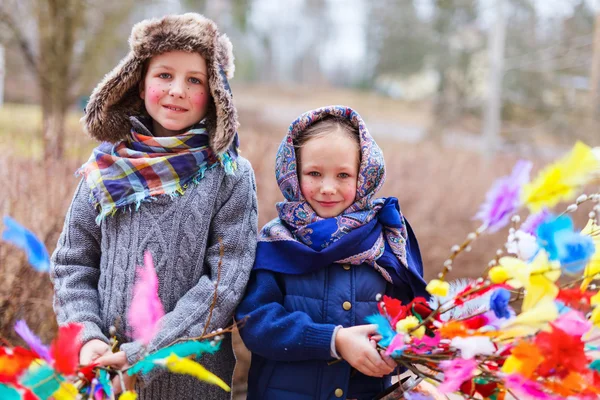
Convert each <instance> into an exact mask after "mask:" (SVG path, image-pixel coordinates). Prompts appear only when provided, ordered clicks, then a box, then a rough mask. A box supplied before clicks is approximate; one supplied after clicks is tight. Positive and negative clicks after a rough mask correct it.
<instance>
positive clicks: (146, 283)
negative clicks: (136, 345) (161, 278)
mask: <svg viewBox="0 0 600 400" xmlns="http://www.w3.org/2000/svg"><path fill="white" fill-rule="evenodd" d="M144 264H145V267H138V268H137V270H136V283H135V285H134V287H133V300H132V301H131V306H130V307H129V315H128V317H129V318H128V320H129V326H131V329H132V336H133V339H135V340H138V341H140V342H142V344H144V345H147V344H148V343H150V341H151V340H152V338H154V336H155V335H156V333H157V332H158V330H159V329H160V326H159V325H160V324H159V322H160V319H161V318H162V317H163V315H165V310H164V308H163V305H162V303H161V302H160V299H159V298H158V277H157V276H156V271H155V270H154V262H153V261H152V255H151V254H150V252H148V251H147V252H146V253H145V254H144Z"/></svg>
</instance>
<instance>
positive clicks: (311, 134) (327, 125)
mask: <svg viewBox="0 0 600 400" xmlns="http://www.w3.org/2000/svg"><path fill="white" fill-rule="evenodd" d="M338 131H339V132H341V133H343V134H345V135H346V136H348V137H349V138H351V139H353V140H354V141H356V147H357V150H358V151H359V152H360V137H359V133H358V128H357V127H356V126H354V125H352V122H350V121H349V120H348V119H346V118H342V117H338V116H335V115H330V116H327V117H325V118H323V119H322V120H319V121H317V122H315V123H314V124H312V125H310V126H309V127H308V128H306V129H305V130H303V131H302V132H301V133H300V134H299V135H298V137H296V139H294V150H296V157H297V158H298V159H299V158H300V152H301V149H302V147H304V145H305V144H306V143H307V142H308V141H309V140H312V139H318V138H322V137H324V136H327V135H328V134H330V133H333V132H338Z"/></svg>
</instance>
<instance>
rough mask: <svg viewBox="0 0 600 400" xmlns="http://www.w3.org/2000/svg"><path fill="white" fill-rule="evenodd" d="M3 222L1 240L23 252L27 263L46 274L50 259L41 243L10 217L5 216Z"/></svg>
mask: <svg viewBox="0 0 600 400" xmlns="http://www.w3.org/2000/svg"><path fill="white" fill-rule="evenodd" d="M3 222H4V232H2V240H5V241H7V242H10V243H12V244H14V245H15V246H17V247H20V248H21V249H22V250H23V251H25V254H27V261H29V264H31V266H32V267H33V268H34V269H36V270H37V271H40V272H48V270H49V269H50V257H49V256H48V251H47V250H46V246H44V244H43V243H42V241H41V240H39V239H38V238H37V237H36V236H35V235H34V234H33V233H32V232H31V231H29V230H28V229H26V228H25V227H23V226H22V225H21V224H19V223H18V222H17V221H15V220H14V219H12V218H11V217H8V216H5V217H4V220H3Z"/></svg>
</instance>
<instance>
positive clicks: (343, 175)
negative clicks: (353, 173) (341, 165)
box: [338, 172, 350, 179]
mask: <svg viewBox="0 0 600 400" xmlns="http://www.w3.org/2000/svg"><path fill="white" fill-rule="evenodd" d="M338 176H339V177H340V178H342V179H345V178H350V175H348V174H347V173H345V172H342V173H341V174H339V175H338Z"/></svg>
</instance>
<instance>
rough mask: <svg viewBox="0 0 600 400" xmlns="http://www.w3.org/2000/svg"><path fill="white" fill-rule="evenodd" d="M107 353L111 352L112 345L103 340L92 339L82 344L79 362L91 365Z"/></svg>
mask: <svg viewBox="0 0 600 400" xmlns="http://www.w3.org/2000/svg"><path fill="white" fill-rule="evenodd" d="M106 353H110V346H109V345H108V344H106V343H104V342H103V341H102V340H99V339H92V340H90V341H89V342H86V343H85V344H84V345H83V346H81V350H79V364H81V365H89V364H91V363H92V362H94V361H95V360H96V359H97V358H98V357H100V356H103V355H104V354H106Z"/></svg>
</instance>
